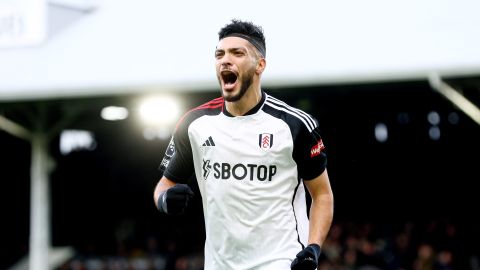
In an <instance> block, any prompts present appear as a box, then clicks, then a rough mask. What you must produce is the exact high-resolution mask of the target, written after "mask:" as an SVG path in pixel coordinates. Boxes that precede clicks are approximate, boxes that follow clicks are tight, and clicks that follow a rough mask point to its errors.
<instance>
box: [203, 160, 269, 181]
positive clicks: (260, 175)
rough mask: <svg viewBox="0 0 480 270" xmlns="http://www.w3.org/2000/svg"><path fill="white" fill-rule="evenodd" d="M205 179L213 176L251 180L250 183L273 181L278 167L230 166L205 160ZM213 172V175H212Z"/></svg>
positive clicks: (238, 164)
mask: <svg viewBox="0 0 480 270" xmlns="http://www.w3.org/2000/svg"><path fill="white" fill-rule="evenodd" d="M202 171H203V179H204V180H207V179H209V176H210V175H211V176H213V178H214V179H221V180H228V179H235V180H249V181H254V180H257V181H272V179H273V177H274V175H275V174H276V173H277V166H276V165H261V164H260V165H259V164H242V163H237V164H230V163H225V162H221V163H220V162H211V161H210V160H205V159H204V160H203V166H202ZM212 171H213V174H212V173H211V172H212Z"/></svg>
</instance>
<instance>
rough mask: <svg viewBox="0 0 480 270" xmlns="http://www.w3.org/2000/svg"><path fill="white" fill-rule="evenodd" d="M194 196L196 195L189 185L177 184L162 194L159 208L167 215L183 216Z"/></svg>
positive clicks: (158, 204) (158, 203)
mask: <svg viewBox="0 0 480 270" xmlns="http://www.w3.org/2000/svg"><path fill="white" fill-rule="evenodd" d="M193 195H194V193H193V191H192V189H191V188H190V187H189V186H188V185H185V184H176V185H175V186H173V187H171V188H169V189H167V190H166V191H164V192H163V193H161V194H160V196H159V197H158V201H157V208H158V210H160V212H163V213H166V214H171V215H178V214H182V213H183V212H184V211H185V207H187V204H188V201H189V200H190V199H191V198H192V197H193Z"/></svg>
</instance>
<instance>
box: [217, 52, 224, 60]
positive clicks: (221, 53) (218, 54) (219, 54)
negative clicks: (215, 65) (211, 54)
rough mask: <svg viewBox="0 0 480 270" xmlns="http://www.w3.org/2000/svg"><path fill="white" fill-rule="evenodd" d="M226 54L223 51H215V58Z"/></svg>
mask: <svg viewBox="0 0 480 270" xmlns="http://www.w3.org/2000/svg"><path fill="white" fill-rule="evenodd" d="M224 54H225V53H224V52H223V51H215V58H217V59H219V58H222V56H223V55H224Z"/></svg>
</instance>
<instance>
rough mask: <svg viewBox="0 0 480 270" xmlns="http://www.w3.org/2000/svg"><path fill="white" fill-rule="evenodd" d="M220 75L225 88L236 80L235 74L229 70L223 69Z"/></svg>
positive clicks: (232, 84)
mask: <svg viewBox="0 0 480 270" xmlns="http://www.w3.org/2000/svg"><path fill="white" fill-rule="evenodd" d="M220 75H221V76H222V81H223V84H224V86H225V87H226V88H229V87H233V86H234V85H235V83H236V82H237V78H238V76H237V74H235V73H234V72H232V71H230V70H224V71H222V72H221V74H220Z"/></svg>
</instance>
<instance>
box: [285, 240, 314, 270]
mask: <svg viewBox="0 0 480 270" xmlns="http://www.w3.org/2000/svg"><path fill="white" fill-rule="evenodd" d="M320 253H321V250H320V246H319V245H317V244H310V245H308V246H307V247H306V248H304V249H303V250H302V251H300V252H299V253H298V254H297V257H296V258H295V259H294V260H293V262H292V264H291V265H290V268H291V269H292V270H315V269H317V266H318V257H320Z"/></svg>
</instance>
